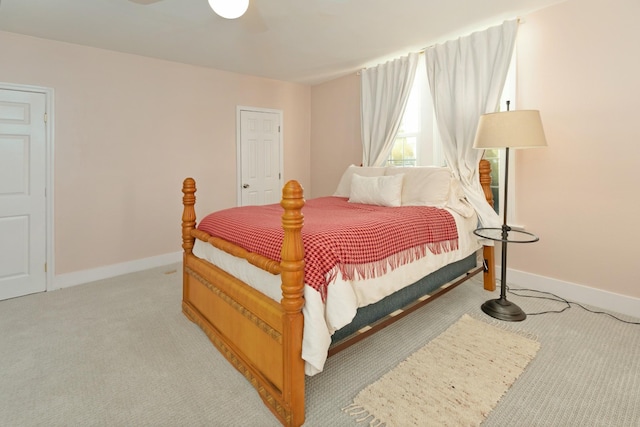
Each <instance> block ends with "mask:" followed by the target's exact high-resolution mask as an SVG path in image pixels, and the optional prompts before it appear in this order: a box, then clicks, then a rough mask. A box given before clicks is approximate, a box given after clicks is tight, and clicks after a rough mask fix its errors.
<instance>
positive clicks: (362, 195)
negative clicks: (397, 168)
mask: <svg viewBox="0 0 640 427" xmlns="http://www.w3.org/2000/svg"><path fill="white" fill-rule="evenodd" d="M403 176H404V175H402V174H398V175H393V176H372V177H366V176H360V175H358V174H354V175H353V176H352V177H351V194H350V196H349V202H351V203H365V204H368V205H378V206H400V205H401V203H402V178H403Z"/></svg>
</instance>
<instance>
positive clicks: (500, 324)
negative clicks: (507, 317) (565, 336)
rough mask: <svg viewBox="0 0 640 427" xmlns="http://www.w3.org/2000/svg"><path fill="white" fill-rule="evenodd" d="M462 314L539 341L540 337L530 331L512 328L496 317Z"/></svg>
mask: <svg viewBox="0 0 640 427" xmlns="http://www.w3.org/2000/svg"><path fill="white" fill-rule="evenodd" d="M464 316H469V317H470V318H472V319H473V320H477V321H478V322H484V323H486V324H488V325H491V326H495V327H497V328H498V329H502V330H503V331H507V332H512V333H514V334H516V335H518V336H521V337H524V338H528V339H530V340H532V341H536V342H538V343H539V342H540V339H539V337H538V335H536V334H534V333H532V332H528V331H525V330H524V329H519V328H518V329H513V327H512V326H510V324H508V323H505V322H503V321H500V320H497V319H493V318H491V319H489V318H487V316H481V315H479V314H477V313H466V314H464V315H463V316H462V317H464Z"/></svg>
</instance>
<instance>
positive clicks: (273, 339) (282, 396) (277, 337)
mask: <svg viewBox="0 0 640 427" xmlns="http://www.w3.org/2000/svg"><path fill="white" fill-rule="evenodd" d="M182 191H183V193H184V197H183V204H184V213H183V217H182V242H183V243H182V246H183V249H184V272H183V299H182V310H183V312H184V313H185V315H186V316H187V317H188V318H189V319H191V320H192V321H193V322H194V323H196V324H197V325H199V326H200V327H201V328H202V330H203V331H204V332H205V333H206V334H207V336H208V337H209V339H210V340H211V341H212V342H213V344H214V345H215V346H216V347H217V348H218V350H219V351H220V352H221V353H222V354H223V355H224V356H225V357H226V358H227V360H229V362H231V364H232V365H233V366H235V367H236V369H238V371H240V372H241V373H242V374H243V375H244V376H245V377H246V378H247V379H248V380H249V382H250V383H251V384H252V385H253V386H254V387H255V388H256V390H257V391H258V393H259V395H260V397H261V398H262V400H263V401H264V402H265V404H266V405H267V406H268V407H269V409H271V411H272V412H273V413H274V415H275V416H276V417H277V418H278V419H279V420H280V421H281V422H282V423H283V424H284V425H287V426H299V425H302V424H303V423H304V362H303V360H302V328H303V316H302V306H303V304H304V299H303V280H304V279H303V275H304V248H303V246H302V236H301V234H300V230H301V228H302V224H303V216H302V213H301V208H302V206H303V205H304V199H303V197H302V188H301V187H300V185H299V184H298V183H297V182H295V181H291V182H289V183H287V185H286V186H285V188H284V189H283V199H282V202H281V205H282V207H283V208H284V215H283V216H282V224H283V227H284V229H285V237H284V242H283V246H282V262H281V263H280V264H279V265H278V264H277V263H276V267H273V261H269V260H266V259H265V258H262V257H260V256H259V255H256V254H250V253H247V252H246V251H244V254H241V255H240V256H243V257H244V258H246V259H251V262H252V263H255V264H257V265H262V266H265V265H271V266H272V267H273V270H274V271H272V272H274V273H278V272H279V273H280V274H281V278H282V300H281V303H280V304H278V303H277V302H275V301H273V300H271V299H270V298H268V297H265V296H264V295H263V294H261V293H260V292H258V291H256V290H254V289H253V288H251V287H250V286H248V285H247V284H246V283H244V282H242V281H241V280H239V279H237V278H235V277H233V276H231V275H229V274H228V273H226V272H224V271H223V270H221V269H219V268H218V267H216V266H215V265H213V264H211V263H209V262H207V261H204V260H202V259H199V258H197V257H196V256H194V255H193V253H192V250H193V245H194V241H195V236H197V235H198V231H197V230H195V209H194V204H195V192H196V187H195V182H194V180H193V179H191V178H187V179H186V180H185V181H184V185H183V190H182ZM217 243H218V244H217V245H216V246H218V245H220V246H219V247H222V249H223V250H225V249H224V248H225V247H226V248H227V249H228V250H229V251H234V249H232V245H228V244H227V245H225V244H224V242H223V241H219V242H217ZM235 255H236V256H238V252H237V251H236V252H235Z"/></svg>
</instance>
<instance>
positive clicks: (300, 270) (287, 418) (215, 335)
mask: <svg viewBox="0 0 640 427" xmlns="http://www.w3.org/2000/svg"><path fill="white" fill-rule="evenodd" d="M483 162H485V163H484V164H483V163H481V169H480V173H481V183H482V185H483V188H484V191H485V194H486V195H487V196H490V195H491V190H490V183H491V178H490V175H489V174H490V167H489V166H488V162H486V161H483ZM487 176H488V181H487ZM182 192H183V193H184V196H183V205H184V211H183V215H182V247H183V249H184V258H183V299H182V310H183V312H184V314H185V315H186V316H187V317H188V318H189V319H191V320H192V321H193V322H194V323H196V324H197V325H199V326H200V327H201V328H202V330H203V331H204V332H205V333H206V334H207V336H208V337H209V339H210V340H211V342H212V343H213V344H214V345H215V346H216V347H217V348H218V350H219V351H220V353H221V354H223V355H224V356H225V357H226V358H227V360H229V362H230V363H231V364H232V365H233V366H235V367H236V369H238V371H240V372H241V373H242V374H243V375H244V376H245V377H246V378H247V380H249V382H250V383H251V384H252V385H253V386H254V387H255V388H256V390H257V391H258V393H259V395H260V397H261V398H262V399H263V401H264V402H265V404H266V405H267V406H268V407H269V409H270V410H271V411H272V412H273V413H274V415H275V416H276V417H277V418H278V419H279V420H280V421H281V422H282V424H283V425H286V426H300V425H302V424H303V423H304V419H305V408H304V396H305V389H304V386H305V378H304V362H303V360H302V331H303V321H304V320H303V315H302V307H303V305H304V299H303V292H304V247H303V244H302V235H301V229H302V226H303V215H302V212H301V209H302V207H303V205H304V198H303V192H302V188H301V186H300V185H299V184H298V183H297V182H295V181H289V182H288V183H287V184H286V185H285V187H284V188H283V194H282V201H281V206H282V208H283V209H284V213H283V215H282V226H283V228H284V241H283V245H282V252H281V255H282V261H281V262H280V263H277V262H274V261H272V260H269V259H267V258H264V257H262V256H260V255H257V254H252V253H249V252H247V251H245V250H244V249H242V248H238V247H237V246H235V245H233V244H231V243H229V242H226V241H224V240H221V239H218V238H211V237H210V236H208V235H207V234H206V233H202V232H200V231H198V230H197V229H196V228H195V227H196V215H195V209H194V205H195V201H196V197H195V193H196V185H195V181H194V180H193V179H191V178H187V179H186V180H185V181H184V183H183V188H182ZM196 238H200V239H202V240H205V241H208V242H209V243H211V244H212V245H214V246H216V247H217V248H219V249H221V250H224V251H226V252H228V253H230V254H232V255H234V256H236V257H240V258H244V259H246V260H247V261H248V262H250V263H251V264H254V265H256V266H258V267H260V268H262V269H263V270H266V271H269V272H271V273H272V274H280V275H281V281H282V286H281V288H282V300H281V302H280V303H277V302H275V301H273V300H272V299H270V298H269V297H267V296H265V295H263V294H262V293H260V292H258V291H256V290H255V289H253V288H251V287H250V286H249V285H247V284H246V283H244V282H243V281H241V280H239V279H238V278H236V277H233V276H231V275H229V274H228V273H226V272H225V271H223V270H221V269H220V268H218V267H217V266H215V265H213V264H211V263H209V262H208V261H205V260H202V259H200V258H198V257H196V256H195V255H193V252H192V251H193V246H194V242H195V239H196ZM484 258H485V267H486V268H485V274H484V287H485V289H488V290H494V289H495V273H494V271H493V270H494V268H493V247H485V248H484Z"/></svg>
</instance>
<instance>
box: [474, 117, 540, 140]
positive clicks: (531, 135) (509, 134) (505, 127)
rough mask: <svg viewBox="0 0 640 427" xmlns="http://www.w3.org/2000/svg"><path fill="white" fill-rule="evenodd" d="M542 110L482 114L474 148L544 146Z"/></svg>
mask: <svg viewBox="0 0 640 427" xmlns="http://www.w3.org/2000/svg"><path fill="white" fill-rule="evenodd" d="M546 145H547V140H546V138H545V136H544V130H543V129H542V120H541V119H540V112H539V111H537V110H514V111H503V112H500V113H489V114H483V115H482V116H480V120H479V121H478V130H477V131H476V139H475V141H474V142H473V148H505V147H513V148H528V147H544V146H546Z"/></svg>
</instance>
